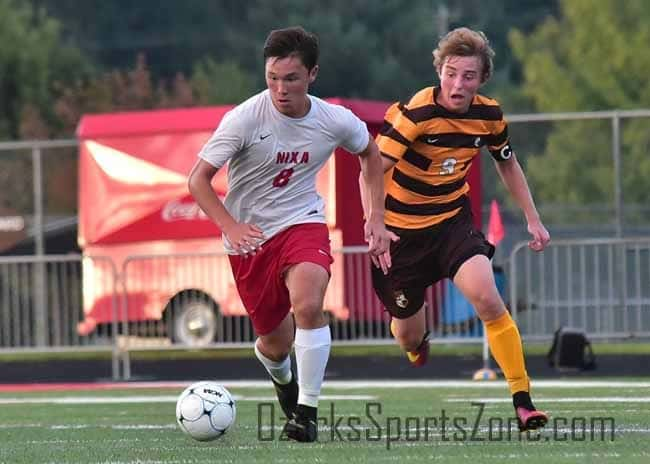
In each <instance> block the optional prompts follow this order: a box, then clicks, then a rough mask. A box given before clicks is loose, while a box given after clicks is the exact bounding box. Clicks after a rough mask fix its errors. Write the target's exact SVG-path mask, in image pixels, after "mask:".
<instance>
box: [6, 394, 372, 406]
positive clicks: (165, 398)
mask: <svg viewBox="0 0 650 464" xmlns="http://www.w3.org/2000/svg"><path fill="white" fill-rule="evenodd" d="M233 396H234V399H235V401H258V402H260V401H275V400H276V397H275V396H242V395H233ZM320 399H321V400H324V401H363V400H365V401H371V400H376V399H377V397H376V396H373V395H321V396H320ZM177 400H178V395H158V396H156V395H148V396H117V397H114V396H70V397H60V396H59V397H48V398H0V404H126V403H175V402H176V401H177Z"/></svg>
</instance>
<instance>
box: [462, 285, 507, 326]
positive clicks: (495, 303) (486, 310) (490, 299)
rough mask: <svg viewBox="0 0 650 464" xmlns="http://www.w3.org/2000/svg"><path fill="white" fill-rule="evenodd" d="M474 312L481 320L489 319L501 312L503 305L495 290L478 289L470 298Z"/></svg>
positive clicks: (496, 316) (494, 317)
mask: <svg viewBox="0 0 650 464" xmlns="http://www.w3.org/2000/svg"><path fill="white" fill-rule="evenodd" d="M470 302H471V304H472V306H474V309H476V314H477V315H478V317H479V318H480V319H481V320H482V321H491V320H493V319H496V318H498V317H499V316H500V315H501V313H503V311H504V308H505V305H504V303H503V300H501V297H500V296H499V294H498V293H497V292H496V291H491V290H489V289H488V290H480V291H479V292H477V293H476V294H475V295H473V296H472V297H471V298H470Z"/></svg>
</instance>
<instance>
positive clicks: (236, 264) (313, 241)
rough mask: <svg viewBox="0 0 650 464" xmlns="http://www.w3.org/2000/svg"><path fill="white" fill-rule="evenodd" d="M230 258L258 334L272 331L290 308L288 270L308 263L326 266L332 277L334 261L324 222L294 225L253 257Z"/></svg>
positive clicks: (241, 295) (236, 280) (243, 299)
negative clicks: (286, 279) (286, 274)
mask: <svg viewBox="0 0 650 464" xmlns="http://www.w3.org/2000/svg"><path fill="white" fill-rule="evenodd" d="M228 258H229V259H230V265H231V267H232V273H233V276H234V277H235V284H236V285H237V290H238V291H239V296H240V298H241V300H242V302H243V303H244V308H246V312H247V313H248V315H249V316H250V318H251V322H252V323H253V327H254V329H255V332H256V333H257V334H258V335H266V334H268V333H270V332H272V331H273V330H274V329H275V328H276V327H277V326H278V325H279V324H280V322H282V321H283V320H284V318H285V317H286V315H287V314H288V313H289V310H290V309H291V301H290V299H289V290H288V289H287V286H286V285H285V283H284V275H285V272H286V270H287V268H289V267H290V266H292V265H294V264H298V263H305V262H308V263H315V264H319V265H321V266H323V268H325V270H326V271H327V273H328V274H330V265H331V264H332V263H333V262H334V260H333V259H332V253H331V251H330V240H329V232H328V230H327V226H326V225H325V224H321V223H308V224H298V225H295V226H291V227H289V228H288V229H286V230H283V231H282V232H280V233H279V234H277V235H275V236H274V237H272V238H271V239H270V240H268V241H267V242H265V243H264V245H262V250H261V251H258V252H257V253H256V254H255V255H254V256H247V257H244V256H241V255H229V256H228Z"/></svg>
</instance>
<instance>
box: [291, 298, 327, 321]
mask: <svg viewBox="0 0 650 464" xmlns="http://www.w3.org/2000/svg"><path fill="white" fill-rule="evenodd" d="M293 313H294V316H295V318H296V324H297V325H298V326H299V327H311V326H317V327H320V325H322V322H323V320H324V315H323V304H322V301H321V300H320V299H317V298H303V299H301V300H300V301H297V302H295V303H294V305H293Z"/></svg>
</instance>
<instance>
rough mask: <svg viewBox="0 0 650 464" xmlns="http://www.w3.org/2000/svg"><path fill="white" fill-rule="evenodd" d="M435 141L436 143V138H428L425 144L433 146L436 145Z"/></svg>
mask: <svg viewBox="0 0 650 464" xmlns="http://www.w3.org/2000/svg"><path fill="white" fill-rule="evenodd" d="M437 141H438V138H435V139H432V138H431V137H429V138H428V139H427V143H430V144H432V145H433V144H434V143H436V142H437Z"/></svg>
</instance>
